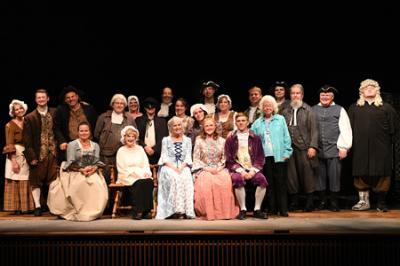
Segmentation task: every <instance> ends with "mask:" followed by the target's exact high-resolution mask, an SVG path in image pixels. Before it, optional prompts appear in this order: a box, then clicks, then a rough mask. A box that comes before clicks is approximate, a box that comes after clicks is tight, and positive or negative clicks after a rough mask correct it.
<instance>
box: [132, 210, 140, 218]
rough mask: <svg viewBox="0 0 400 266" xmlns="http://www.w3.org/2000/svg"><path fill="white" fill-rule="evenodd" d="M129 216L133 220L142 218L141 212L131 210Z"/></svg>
mask: <svg viewBox="0 0 400 266" xmlns="http://www.w3.org/2000/svg"><path fill="white" fill-rule="evenodd" d="M131 216H132V219H133V220H142V213H140V212H139V213H138V212H136V211H132V213H131Z"/></svg>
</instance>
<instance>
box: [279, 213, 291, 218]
mask: <svg viewBox="0 0 400 266" xmlns="http://www.w3.org/2000/svg"><path fill="white" fill-rule="evenodd" d="M280 216H282V217H288V216H289V214H288V212H280Z"/></svg>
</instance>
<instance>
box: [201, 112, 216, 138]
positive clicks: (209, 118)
mask: <svg viewBox="0 0 400 266" xmlns="http://www.w3.org/2000/svg"><path fill="white" fill-rule="evenodd" d="M206 120H210V121H213V123H214V125H215V130H214V132H213V134H212V138H213V139H214V140H216V139H218V132H217V122H216V121H215V119H214V117H213V116H212V115H207V116H206V117H205V118H204V120H203V125H204V124H205V123H206ZM204 129H205V127H204V126H203V129H202V131H201V132H200V137H201V138H202V139H206V138H207V133H206V131H205V130H204Z"/></svg>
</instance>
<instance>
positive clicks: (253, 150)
mask: <svg viewBox="0 0 400 266" xmlns="http://www.w3.org/2000/svg"><path fill="white" fill-rule="evenodd" d="M236 132H237V131H235V132H234V133H233V134H232V135H231V136H230V137H228V138H227V139H226V141H225V158H226V162H225V164H226V168H228V170H229V171H230V172H235V171H236V169H237V168H239V167H242V166H241V165H240V164H239V163H238V162H237V161H236V154H237V151H238V149H239V141H238V137H237V134H236ZM249 154H250V158H251V164H252V165H253V167H255V168H257V169H260V170H262V169H263V167H264V163H265V157H264V150H263V147H262V144H261V139H260V137H259V136H257V135H256V134H254V133H253V131H251V130H250V131H249Z"/></svg>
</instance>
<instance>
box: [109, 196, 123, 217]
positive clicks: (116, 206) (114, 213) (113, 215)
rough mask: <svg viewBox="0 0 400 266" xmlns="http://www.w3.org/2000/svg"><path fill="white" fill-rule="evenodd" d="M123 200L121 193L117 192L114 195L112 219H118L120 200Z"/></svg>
mask: <svg viewBox="0 0 400 266" xmlns="http://www.w3.org/2000/svg"><path fill="white" fill-rule="evenodd" d="M120 198H121V191H119V190H117V191H116V192H115V194H114V205H113V210H112V214H111V218H112V219H114V218H116V217H117V211H118V207H119V200H120Z"/></svg>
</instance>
